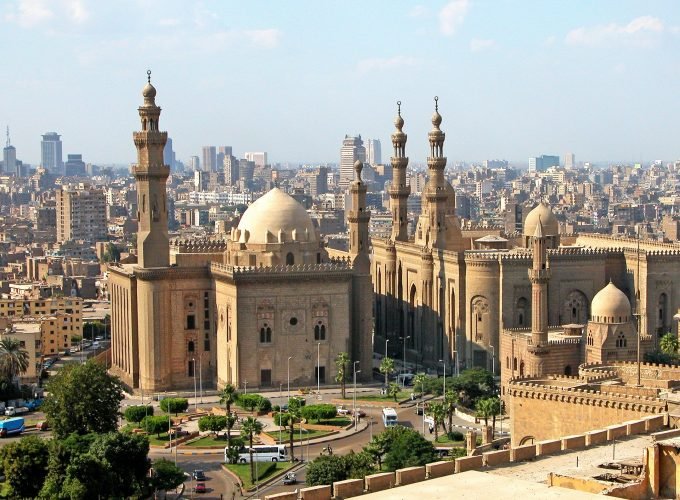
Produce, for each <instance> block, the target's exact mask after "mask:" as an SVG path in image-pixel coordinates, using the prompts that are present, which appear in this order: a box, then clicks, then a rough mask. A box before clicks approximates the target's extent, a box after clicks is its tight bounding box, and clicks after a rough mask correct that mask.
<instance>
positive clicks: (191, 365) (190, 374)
mask: <svg viewBox="0 0 680 500" xmlns="http://www.w3.org/2000/svg"><path fill="white" fill-rule="evenodd" d="M194 363H195V362H194V360H193V359H190V360H189V365H188V369H187V376H188V377H193V376H194V373H195V372H194Z"/></svg>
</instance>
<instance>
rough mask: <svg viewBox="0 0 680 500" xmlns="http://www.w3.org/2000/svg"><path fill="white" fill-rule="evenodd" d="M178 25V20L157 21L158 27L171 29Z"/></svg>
mask: <svg viewBox="0 0 680 500" xmlns="http://www.w3.org/2000/svg"><path fill="white" fill-rule="evenodd" d="M179 24H180V21H179V19H172V18H166V19H161V20H159V21H158V25H159V26H166V27H173V26H179Z"/></svg>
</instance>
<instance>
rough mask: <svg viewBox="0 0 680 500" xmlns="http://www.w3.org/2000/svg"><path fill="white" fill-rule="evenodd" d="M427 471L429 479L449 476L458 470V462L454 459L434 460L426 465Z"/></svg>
mask: <svg viewBox="0 0 680 500" xmlns="http://www.w3.org/2000/svg"><path fill="white" fill-rule="evenodd" d="M425 471H426V473H427V477H428V478H429V479H433V478H435V477H442V476H448V475H449V474H453V473H454V472H455V471H456V464H455V462H452V461H443V462H432V463H431V464H426V465H425Z"/></svg>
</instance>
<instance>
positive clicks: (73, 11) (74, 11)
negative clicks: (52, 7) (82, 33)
mask: <svg viewBox="0 0 680 500" xmlns="http://www.w3.org/2000/svg"><path fill="white" fill-rule="evenodd" d="M66 10H67V12H68V13H69V15H70V17H71V20H72V21H74V22H76V23H78V24H82V23H84V22H85V21H87V20H88V19H89V18H90V13H89V12H88V10H87V9H86V8H85V5H83V2H82V0H67V2H66Z"/></svg>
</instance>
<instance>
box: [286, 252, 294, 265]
mask: <svg viewBox="0 0 680 500" xmlns="http://www.w3.org/2000/svg"><path fill="white" fill-rule="evenodd" d="M293 264H295V256H294V255H293V254H292V253H291V252H288V254H287V255H286V265H287V266H292V265H293Z"/></svg>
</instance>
